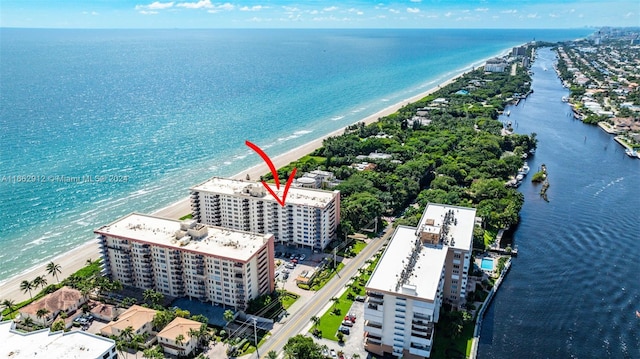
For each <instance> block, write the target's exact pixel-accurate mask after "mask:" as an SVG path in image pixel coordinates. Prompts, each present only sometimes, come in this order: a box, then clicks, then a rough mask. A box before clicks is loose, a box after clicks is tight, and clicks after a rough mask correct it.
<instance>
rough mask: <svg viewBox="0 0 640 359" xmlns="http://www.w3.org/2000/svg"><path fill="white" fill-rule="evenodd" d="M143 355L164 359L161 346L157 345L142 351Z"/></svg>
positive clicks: (149, 358)
mask: <svg viewBox="0 0 640 359" xmlns="http://www.w3.org/2000/svg"><path fill="white" fill-rule="evenodd" d="M142 357H143V358H148V359H163V358H164V355H163V354H162V350H161V349H160V346H155V347H153V348H149V349H145V350H144V351H143V352H142Z"/></svg>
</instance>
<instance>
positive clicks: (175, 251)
mask: <svg viewBox="0 0 640 359" xmlns="http://www.w3.org/2000/svg"><path fill="white" fill-rule="evenodd" d="M94 233H95V234H96V235H97V236H98V240H99V241H100V245H101V248H102V258H103V267H104V272H105V275H107V276H108V277H109V278H111V279H113V280H119V281H120V282H122V284H124V285H128V286H133V287H136V288H140V289H154V290H157V291H159V292H161V293H163V294H165V295H169V296H174V297H185V296H186V297H190V298H194V299H199V300H201V301H205V302H207V301H209V302H213V303H219V304H222V305H224V306H230V307H233V308H236V309H245V308H246V306H247V302H248V301H249V300H251V299H253V298H256V297H258V296H260V295H262V294H266V293H271V292H272V291H273V290H274V289H275V288H274V249H273V246H274V240H273V235H271V234H257V233H249V232H244V231H239V230H233V229H226V228H216V227H210V226H207V225H204V224H200V223H197V222H196V221H193V220H191V221H178V220H172V219H166V218H161V217H156V216H150V215H144V214H137V213H132V214H129V215H127V216H125V217H123V218H120V219H118V220H117V221H115V222H113V223H111V224H108V225H106V226H103V227H101V228H99V229H97V230H95V231H94Z"/></svg>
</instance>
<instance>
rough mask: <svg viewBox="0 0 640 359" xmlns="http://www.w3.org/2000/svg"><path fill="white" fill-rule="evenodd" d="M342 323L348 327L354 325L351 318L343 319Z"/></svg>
mask: <svg viewBox="0 0 640 359" xmlns="http://www.w3.org/2000/svg"><path fill="white" fill-rule="evenodd" d="M342 325H344V326H347V327H353V322H352V321H350V320H343V321H342Z"/></svg>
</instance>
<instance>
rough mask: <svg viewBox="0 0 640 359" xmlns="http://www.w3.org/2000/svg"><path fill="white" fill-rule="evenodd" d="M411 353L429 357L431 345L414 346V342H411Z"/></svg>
mask: <svg viewBox="0 0 640 359" xmlns="http://www.w3.org/2000/svg"><path fill="white" fill-rule="evenodd" d="M409 353H410V354H413V355H418V356H421V357H425V358H428V357H429V356H431V346H417V345H416V346H414V344H413V343H411V346H410V347H409Z"/></svg>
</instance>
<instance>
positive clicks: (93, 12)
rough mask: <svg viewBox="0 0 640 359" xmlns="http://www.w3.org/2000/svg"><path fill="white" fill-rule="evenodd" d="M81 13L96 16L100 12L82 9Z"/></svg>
mask: <svg viewBox="0 0 640 359" xmlns="http://www.w3.org/2000/svg"><path fill="white" fill-rule="evenodd" d="M82 15H92V16H98V15H100V13H99V12H97V11H92V12H88V11H83V12H82Z"/></svg>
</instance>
